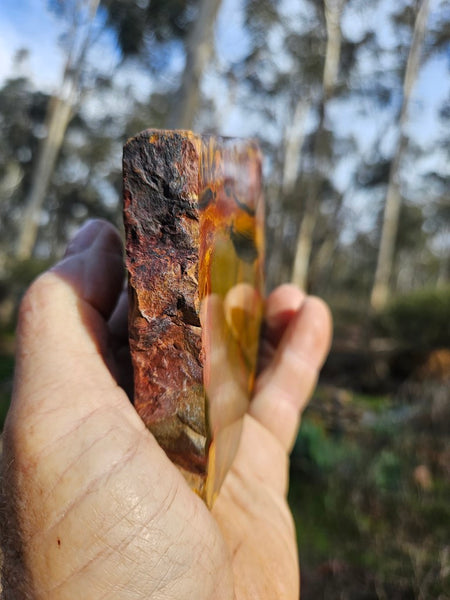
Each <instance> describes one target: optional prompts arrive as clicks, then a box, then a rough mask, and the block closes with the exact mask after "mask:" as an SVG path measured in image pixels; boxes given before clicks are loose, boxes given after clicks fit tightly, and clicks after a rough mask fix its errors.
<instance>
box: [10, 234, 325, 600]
mask: <svg viewBox="0 0 450 600" xmlns="http://www.w3.org/2000/svg"><path fill="white" fill-rule="evenodd" d="M97 229H99V231H97V232H96V234H97V238H96V241H95V243H94V244H91V247H90V248H89V250H84V251H81V253H80V250H78V251H77V252H73V253H72V254H71V255H69V257H68V258H67V259H66V260H65V261H64V262H63V263H61V265H60V266H58V267H57V268H56V269H55V272H54V273H51V274H47V275H45V276H44V277H43V278H41V280H40V281H38V282H37V283H36V284H35V285H34V286H33V287H32V288H31V290H30V291H29V292H28V294H27V296H26V298H25V301H24V303H23V306H22V310H21V316H20V319H19V331H18V339H19V348H18V353H17V354H18V355H17V373H16V385H15V394H14V398H13V402H12V406H11V410H10V414H9V417H8V421H7V425H6V428H5V439H4V449H5V450H4V458H3V471H4V477H3V479H4V489H5V490H6V493H4V497H3V503H4V509H3V523H2V526H3V527H2V528H3V547H4V549H5V551H6V554H5V565H4V583H5V590H4V597H5V599H8V598H18V597H23V598H27V597H29V596H30V597H31V596H33V597H36V598H49V599H50V598H51V599H53V598H58V599H59V598H61V599H63V598H64V599H66V598H67V599H72V598H82V597H83V596H84V597H86V598H89V599H93V600H95V599H97V598H98V599H100V598H121V599H122V598H123V599H127V598H130V599H131V598H150V597H151V598H161V599H164V598H199V599H200V600H201V599H203V598H204V599H206V598H214V599H217V600H221V599H230V600H233V599H234V598H235V599H236V600H241V599H242V600H243V599H245V598H254V597H257V598H261V599H263V598H268V599H269V598H270V599H272V598H280V599H284V598H286V599H288V598H292V599H297V598H298V573H297V569H298V566H297V556H296V546H295V536H294V529H293V525H292V519H291V516H290V513H289V510H288V508H287V505H286V501H285V492H286V487H287V464H288V462H287V452H288V450H289V448H290V445H291V443H292V440H293V438H294V435H295V431H296V427H297V420H298V414H299V409H300V408H301V405H302V404H303V403H304V401H305V400H306V397H307V395H308V394H309V392H310V388H311V386H312V384H313V381H314V379H315V375H316V370H317V368H318V366H319V363H320V361H321V360H322V358H323V354H324V352H325V349H326V346H327V343H328V337H329V321H328V316H327V314H326V313H325V312H324V310H323V307H322V305H319V304H317V303H315V302H314V301H313V302H312V304H311V302H310V304H309V306H308V302H305V299H304V296H303V295H302V294H300V292H295V291H294V290H293V289H287V288H284V289H283V288H282V289H281V290H280V291H278V292H275V294H274V295H273V296H272V297H271V299H270V298H269V301H268V304H267V315H266V320H267V323H268V326H267V335H266V344H265V345H264V354H265V356H264V357H263V360H262V364H263V371H262V372H261V374H260V376H259V379H258V382H257V386H256V394H255V398H254V400H253V401H252V405H251V408H250V411H249V412H250V414H249V415H248V416H246V418H245V422H244V428H243V435H242V442H241V447H240V449H239V452H238V455H237V457H236V460H235V462H234V464H233V468H232V470H231V471H230V473H229V475H228V477H227V479H226V481H225V483H224V486H223V489H222V491H221V493H220V495H219V497H218V499H217V501H216V504H215V505H214V508H213V511H212V513H210V512H209V511H208V510H207V509H206V507H205V505H204V504H203V502H202V501H201V500H200V499H199V498H198V497H197V496H196V495H195V494H193V493H192V492H191V490H189V488H188V487H187V485H186V483H185V481H184V479H183V478H182V476H181V475H180V474H179V472H178V470H177V469H176V468H175V467H174V466H173V465H172V464H171V463H170V462H169V460H168V459H167V457H166V456H165V454H164V453H163V452H162V450H161V449H160V448H159V446H158V445H157V443H156V442H155V440H154V438H153V437H152V436H151V434H150V433H149V432H148V431H147V430H146V429H145V427H144V425H143V423H142V422H141V420H140V419H139V417H138V416H137V414H136V412H135V411H134V408H133V406H132V405H131V404H130V402H129V400H128V397H127V395H126V393H125V392H124V390H123V389H122V387H120V386H118V385H117V382H119V383H120V384H122V385H123V386H124V387H126V386H127V382H129V366H128V367H127V361H126V360H124V357H125V356H126V350H125V348H126V346H125V345H124V341H125V333H126V325H125V324H126V321H125V314H124V302H123V301H119V302H118V303H117V306H116V309H115V310H114V306H115V304H116V301H115V299H117V297H118V295H119V292H120V286H121V278H122V267H121V257H120V253H118V242H117V237H116V235H115V234H113V233H112V231H111V230H110V228H109V227H106V226H105V225H101V227H100V226H99V225H98V224H97ZM62 280H64V281H62ZM93 282H95V285H93ZM122 298H123V297H122ZM302 303H303V307H302V309H301V310H297V309H298V307H299V306H300V305H301V304H302ZM111 313H112V316H111ZM314 315H315V316H314ZM311 317H313V318H312V321H311ZM305 319H306V322H309V325H308V327H309V329H305V331H304V334H305V335H303V338H302V339H305V340H306V343H308V344H309V346H308V347H307V348H303V349H302V347H301V343H302V342H301V341H300V342H299V341H298V340H297V338H299V335H300V334H301V329H302V327H303V328H305V322H304V321H305ZM319 322H320V323H321V325H320V327H319V329H321V334H320V335H317V333H318V332H317V331H316V332H314V331H312V329H311V327H312V328H313V329H314V323H315V324H316V326H317V324H318V323H319ZM302 323H303V324H302ZM311 323H312V325H311ZM308 331H309V333H308ZM313 334H314V336H313V337H314V340H315V341H314V343H312V342H311V339H312V338H311V336H312V335H313ZM308 336H309V337H308ZM296 340H297V341H296ZM296 344H297V346H296ZM295 347H296V348H297V350H296V352H297V354H295V352H294V350H293V348H295ZM306 354H308V360H311V364H308V363H307V360H306V359H305V356H306ZM295 355H296V356H297V359H295ZM119 365H120V367H119ZM299 378H300V379H299ZM297 387H298V388H299V389H298V390H297V389H296V388H297ZM5 515H6V517H7V518H6V519H5Z"/></svg>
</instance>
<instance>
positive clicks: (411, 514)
mask: <svg viewBox="0 0 450 600" xmlns="http://www.w3.org/2000/svg"><path fill="white" fill-rule="evenodd" d="M326 398H327V393H326V390H325V391H324V390H323V389H322V390H319V393H318V395H317V397H316V399H315V400H314V401H313V403H312V405H311V407H310V408H309V409H308V410H307V411H306V413H305V416H304V419H303V423H302V427H301V430H300V434H299V437H298V439H297V443H296V445H295V448H294V452H293V456H292V467H291V486H290V494H289V502H290V505H291V508H292V510H293V514H294V519H295V522H296V527H297V534H298V542H299V548H300V558H301V563H302V573H303V586H302V600H312V599H313V598H314V599H317V598H324V599H326V598H330V599H331V598H345V599H349V600H350V599H352V600H359V599H361V600H362V599H372V598H373V599H374V600H377V599H382V598H389V599H391V598H392V599H398V600H406V599H410V598H412V599H418V600H422V599H423V600H432V599H436V600H437V599H439V600H445V599H448V598H450V596H449V595H448V590H450V543H449V539H450V537H449V524H450V503H449V502H448V498H449V497H450V477H449V471H448V457H449V456H450V441H449V440H448V438H447V436H445V435H444V433H443V432H442V431H441V430H440V424H439V423H434V422H433V418H431V416H430V413H431V412H432V410H433V407H432V406H430V405H429V404H428V402H422V400H421V398H419V397H418V398H416V403H417V404H418V408H419V409H420V410H419V411H418V412H417V411H416V413H414V414H415V416H414V419H412V420H411V419H410V418H409V417H408V418H405V420H401V419H400V420H399V419H395V420H394V421H393V422H392V423H389V415H390V414H392V415H394V410H391V408H392V407H393V406H395V399H392V398H389V397H387V396H380V397H377V396H374V397H373V396H363V395H361V394H353V395H352V396H351V398H347V399H346V402H345V403H341V404H340V405H339V404H338V405H335V406H334V412H333V411H328V412H327V410H326V407H325V408H324V406H323V403H324V402H326ZM449 404H450V400H449ZM448 410H449V411H450V406H449V407H448ZM347 413H349V414H350V416H351V418H349V417H348V414H347ZM368 413H369V414H370V416H371V419H367V418H366V417H367V414H368ZM355 415H357V416H358V418H359V421H358V422H357V423H356V424H355V418H357V417H355ZM417 415H418V416H417ZM377 421H379V424H378V423H377ZM337 422H340V426H339V427H336V423H337ZM336 431H338V433H336ZM419 466H420V468H421V472H422V474H423V473H424V472H425V473H427V474H428V475H429V480H428V479H426V478H424V476H423V475H422V479H421V478H420V477H419V476H418V471H417V467H419Z"/></svg>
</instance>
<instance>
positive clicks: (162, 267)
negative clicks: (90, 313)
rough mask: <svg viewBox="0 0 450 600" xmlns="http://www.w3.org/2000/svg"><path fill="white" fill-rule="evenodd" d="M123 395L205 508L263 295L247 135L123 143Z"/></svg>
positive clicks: (240, 407)
mask: <svg viewBox="0 0 450 600" xmlns="http://www.w3.org/2000/svg"><path fill="white" fill-rule="evenodd" d="M123 174H124V223H125V233H126V264H127V269H128V273H129V297H130V309H129V332H130V333H129V336H130V349H131V355H132V360H133V367H134V383H135V386H134V388H135V389H134V403H135V407H136V410H137V411H138V413H139V414H140V416H141V417H142V419H143V421H144V423H145V424H146V426H147V427H148V428H149V429H150V430H151V432H152V433H153V434H154V435H155V437H156V439H157V440H158V442H159V444H160V445H161V446H162V447H163V448H164V450H165V451H166V453H167V454H168V456H169V457H170V458H171V460H172V461H173V462H174V463H176V464H177V465H178V466H179V468H180V469H181V470H182V471H183V474H184V475H185V477H186V479H187V480H188V482H189V483H190V485H191V486H192V487H193V488H194V489H195V490H196V491H197V492H198V493H199V494H200V495H202V497H203V498H204V499H205V500H206V502H207V504H208V505H209V506H211V505H212V502H213V501H214V498H215V496H216V495H217V493H218V491H219V488H220V485H221V484H222V482H223V479H224V477H225V475H226V472H227V470H228V468H229V467H230V465H231V463H232V460H233V458H234V456H235V453H236V450H237V446H238V444H239V437H240V428H241V424H242V417H243V415H244V414H245V412H246V410H247V407H248V402H249V399H250V395H251V390H252V384H253V379H254V375H255V370H256V361H257V351H258V339H259V329H260V322H261V315H262V302H263V300H262V297H263V293H262V292H263V261H264V256H263V254H264V251H263V198H262V191H261V158H260V153H259V150H258V147H257V145H256V144H255V143H254V142H248V141H241V140H236V139H226V138H220V137H215V136H198V135H195V134H193V133H192V132H189V131H158V130H147V131H143V132H141V133H140V134H139V135H137V136H136V137H135V138H133V139H131V140H129V141H128V142H127V144H126V145H125V148H124V158H123Z"/></svg>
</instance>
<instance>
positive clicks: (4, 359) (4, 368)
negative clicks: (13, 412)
mask: <svg viewBox="0 0 450 600" xmlns="http://www.w3.org/2000/svg"><path fill="white" fill-rule="evenodd" d="M13 370H14V358H13V357H12V356H10V355H3V354H0V432H1V431H2V429H3V424H4V422H5V418H6V413H7V412H8V408H9V400H10V396H11V389H12V376H13Z"/></svg>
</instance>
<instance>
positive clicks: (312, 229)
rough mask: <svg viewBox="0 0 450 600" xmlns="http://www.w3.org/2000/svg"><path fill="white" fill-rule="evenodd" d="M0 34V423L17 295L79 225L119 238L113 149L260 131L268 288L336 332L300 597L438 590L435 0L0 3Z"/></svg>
mask: <svg viewBox="0 0 450 600" xmlns="http://www.w3.org/2000/svg"><path fill="white" fill-rule="evenodd" d="M0 22H1V25H0V32H1V33H0V411H1V420H2V422H3V419H4V416H5V414H6V411H7V406H8V401H9V396H10V392H11V380H12V370H13V351H14V323H15V314H16V310H17V305H18V302H19V300H20V297H21V295H22V293H23V291H24V289H25V288H26V286H27V285H28V283H29V282H30V281H31V280H32V279H33V278H34V277H35V276H36V275H37V274H38V273H39V272H40V271H42V270H43V269H44V268H46V266H48V265H49V264H51V263H53V262H54V261H55V260H56V259H57V258H58V257H60V256H61V253H62V252H63V249H64V247H65V244H66V242H67V239H68V237H70V236H71V235H72V233H73V232H74V231H75V229H76V228H77V227H78V226H79V225H80V223H82V222H83V221H85V220H86V219H87V218H89V217H104V218H106V219H109V220H111V221H112V222H114V223H115V224H117V225H118V226H119V227H121V201H120V198H121V149H122V145H123V143H124V142H125V140H126V139H127V137H129V136H131V135H134V134H135V133H137V132H138V131H140V130H141V129H145V128H147V127H170V128H172V127H173V128H175V127H176V128H193V129H194V130H196V131H197V132H200V133H204V132H214V133H219V134H223V135H232V136H241V137H242V136H245V137H254V138H257V139H258V140H259V143H260V145H261V147H262V149H263V152H264V155H265V167H264V169H265V184H266V204H267V285H268V289H270V288H272V287H274V286H275V285H277V284H278V283H281V282H284V281H288V280H292V281H295V282H296V283H298V284H299V285H301V286H303V287H305V288H307V289H308V291H310V292H312V293H315V294H318V295H321V296H322V297H324V298H325V299H326V300H327V301H328V302H329V304H330V306H331V308H332V311H333V315H334V320H335V337H334V342H333V348H332V352H331V355H330V358H329V360H328V362H327V364H326V365H325V368H324V371H323V374H322V378H321V382H320V383H319V386H318V388H317V390H316V393H315V396H314V399H313V401H312V403H311V405H310V407H309V408H308V410H307V413H306V415H305V418H304V420H303V424H302V428H301V431H300V434H299V437H298V440H297V443H296V446H295V448H294V452H293V457H292V468H291V492H290V503H291V506H292V509H293V512H294V516H295V519H296V524H297V530H298V539H299V546H300V558H301V564H302V600H312V599H321V598H323V599H328V598H329V599H337V598H341V599H348V600H350V599H352V600H353V599H355V600H359V599H379V600H384V599H390V600H397V599H399V600H400V599H401V600H403V599H405V600H406V599H420V600H429V599H432V598H433V599H434V598H438V599H440V600H443V599H449V598H450V591H449V590H450V501H449V499H450V437H449V427H450V425H449V424H450V398H449V387H450V385H449V384H450V380H449V377H450V325H449V324H450V282H449V276H450V265H449V263H450V191H449V174H450V167H449V165H450V135H449V133H450V2H449V0H397V1H396V2H392V1H391V0H66V1H64V0H50V1H48V2H46V1H45V0H27V1H25V0H24V1H18V2H17V1H15V2H13V1H12V0H5V1H4V2H2V5H1V7H0ZM2 34H3V41H1V38H2ZM13 34H14V35H13ZM35 38H36V40H38V41H37V42H36V43H34V42H33V40H34V39H35ZM11 40H13V41H14V44H12V42H11ZM41 40H42V41H41ZM44 40H45V42H44Z"/></svg>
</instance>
